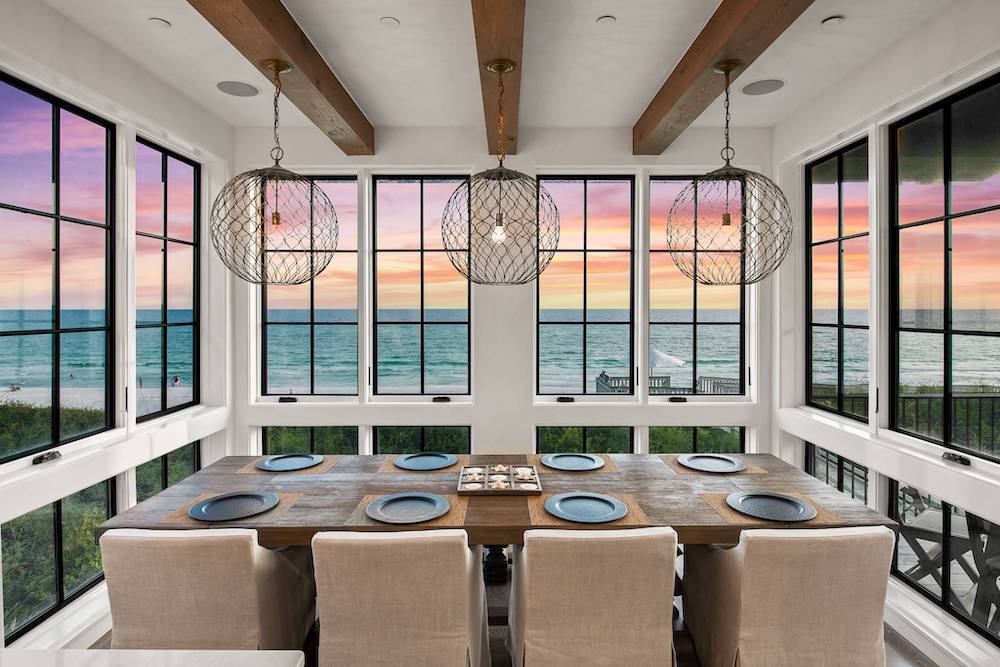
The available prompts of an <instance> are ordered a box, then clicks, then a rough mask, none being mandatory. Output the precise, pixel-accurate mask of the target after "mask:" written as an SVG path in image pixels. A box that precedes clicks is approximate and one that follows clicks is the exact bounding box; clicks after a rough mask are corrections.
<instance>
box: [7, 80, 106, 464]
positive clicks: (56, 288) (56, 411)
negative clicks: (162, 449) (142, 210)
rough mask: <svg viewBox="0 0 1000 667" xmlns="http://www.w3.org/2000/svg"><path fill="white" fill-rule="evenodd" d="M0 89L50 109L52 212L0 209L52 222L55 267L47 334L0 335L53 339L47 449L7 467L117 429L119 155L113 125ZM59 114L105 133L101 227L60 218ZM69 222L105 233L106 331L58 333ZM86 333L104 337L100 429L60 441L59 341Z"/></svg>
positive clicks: (53, 100) (25, 88)
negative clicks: (63, 233)
mask: <svg viewBox="0 0 1000 667" xmlns="http://www.w3.org/2000/svg"><path fill="white" fill-rule="evenodd" d="M0 83H5V84H7V85H9V86H11V87H13V88H16V89H18V90H20V91H22V92H24V93H27V94H28V95H32V96H34V97H37V98H38V99H40V100H43V101H44V102H47V103H48V104H51V105H52V181H53V183H52V211H51V212H48V211H38V210H35V209H31V208H24V207H21V206H15V205H11V204H4V203H3V202H0V208H3V209H5V210H8V211H13V212H15V213H25V214H28V215H35V216H39V217H44V218H47V219H49V220H51V221H52V223H53V232H52V238H53V253H54V255H53V257H54V259H53V262H52V283H53V285H52V327H51V328H47V329H31V330H12V331H0V337H10V336H30V335H39V334H42V335H49V336H51V338H52V358H51V362H52V375H51V380H52V384H51V387H50V389H51V396H52V405H51V413H52V414H51V422H50V423H51V426H50V428H51V433H50V436H51V438H50V441H49V442H48V443H46V444H42V445H38V446H35V447H31V448H29V449H25V450H21V451H18V452H15V453H14V454H10V455H8V456H2V457H0V464H3V463H7V462H8V461H15V460H17V459H21V458H25V457H28V456H32V455H34V454H37V453H39V452H44V451H46V450H49V449H55V448H58V447H61V446H62V445H65V444H68V443H71V442H75V441H77V440H82V439H83V438H89V437H91V436H94V435H97V434H98V433H103V432H105V431H108V430H111V429H112V428H114V425H115V420H116V418H115V386H116V383H115V368H116V367H115V353H114V351H115V337H116V334H117V326H116V323H117V318H116V313H115V268H116V263H115V234H116V231H117V230H116V220H115V202H116V201H117V200H116V188H115V168H116V164H115V156H116V150H117V143H116V130H117V127H116V125H115V124H114V123H112V122H110V121H107V120H105V119H103V118H101V117H100V116H97V115H95V114H92V113H90V112H89V111H86V110H84V109H81V108H80V107H78V106H76V105H74V104H71V103H69V102H66V101H65V100H63V99H61V98H59V97H56V96H55V95H51V94H49V93H47V92H45V91H43V90H41V89H39V88H36V87H34V86H32V85H31V84H28V83H25V82H24V81H21V80H19V79H16V78H14V77H12V76H10V75H8V74H6V73H4V72H3V71H0ZM61 111H67V112H69V113H72V114H74V115H76V116H79V117H80V118H83V119H84V120H87V121H89V122H91V123H94V124H95V125H98V126H100V127H103V128H104V130H105V148H106V150H105V173H104V177H105V186H106V189H105V202H104V206H105V213H104V215H105V224H100V223H97V222H94V221H92V220H83V219H80V218H75V217H72V216H63V215H61V214H60V208H61V205H62V202H61V201H60V148H61V145H60V126H61V122H60V116H61V113H60V112H61ZM62 221H67V222H72V223H74V224H79V225H86V226H88V227H96V228H99V229H103V230H104V232H105V249H104V253H105V255H104V260H105V261H104V326H97V327H74V328H64V327H62V326H61V325H62V321H61V319H62V307H61V303H60V299H61V294H60V292H61V289H60V287H61V284H60V268H61V267H60V261H59V260H60V256H61V255H60V252H61V251H60V248H61V246H60V242H59V237H60V227H61V224H60V223H61V222H62ZM87 332H101V333H103V334H104V426H103V427H101V428H99V429H96V430H93V431H88V432H86V433H80V434H76V435H73V436H70V437H68V438H62V437H61V436H60V433H61V428H60V416H61V413H62V408H61V406H60V401H59V399H60V377H59V376H60V364H61V360H60V350H61V346H60V341H61V338H62V335H63V334H72V333H87Z"/></svg>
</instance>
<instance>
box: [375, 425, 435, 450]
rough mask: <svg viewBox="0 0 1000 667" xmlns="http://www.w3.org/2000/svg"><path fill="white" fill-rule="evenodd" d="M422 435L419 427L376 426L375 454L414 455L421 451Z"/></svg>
mask: <svg viewBox="0 0 1000 667" xmlns="http://www.w3.org/2000/svg"><path fill="white" fill-rule="evenodd" d="M422 442H423V434H422V433H421V431H420V427H419V426H376V427H375V453H376V454H416V453H417V452H419V451H421V449H422V448H421V446H420V445H421V443H422Z"/></svg>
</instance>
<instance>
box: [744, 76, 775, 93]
mask: <svg viewBox="0 0 1000 667" xmlns="http://www.w3.org/2000/svg"><path fill="white" fill-rule="evenodd" d="M784 86H785V82H784V81H782V80H781V79H761V80H760V81H754V82H752V83H748V84H747V85H745V86H743V94H744V95H767V94H768V93H773V92H774V91H776V90H781V89H782V88H783V87H784Z"/></svg>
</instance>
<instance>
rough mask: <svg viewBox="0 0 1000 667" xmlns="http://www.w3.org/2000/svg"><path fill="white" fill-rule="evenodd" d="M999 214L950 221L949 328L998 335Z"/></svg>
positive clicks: (999, 310) (979, 215) (999, 325)
mask: <svg viewBox="0 0 1000 667" xmlns="http://www.w3.org/2000/svg"><path fill="white" fill-rule="evenodd" d="M998 257H1000V211H991V212H989V213H980V214H978V215H970V216H966V217H964V218H955V219H954V220H952V221H951V326H952V327H953V328H955V329H959V330H966V331H997V332H1000V271H998V270H997V258H998Z"/></svg>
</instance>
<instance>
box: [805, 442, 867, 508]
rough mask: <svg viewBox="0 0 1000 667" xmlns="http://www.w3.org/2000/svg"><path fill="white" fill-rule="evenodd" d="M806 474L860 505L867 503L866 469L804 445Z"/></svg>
mask: <svg viewBox="0 0 1000 667" xmlns="http://www.w3.org/2000/svg"><path fill="white" fill-rule="evenodd" d="M806 472H807V473H809V474H810V475H812V476H813V477H815V478H816V479H818V480H820V481H823V482H826V483H827V484H829V485H830V486H832V487H833V488H835V489H837V490H838V491H841V492H843V493H846V494H847V495H849V496H851V497H852V498H854V499H855V500H860V501H861V502H862V503H867V502H868V468H866V467H865V466H863V465H860V464H857V463H855V462H854V461H852V460H850V459H845V458H844V457H843V456H840V455H839V454H834V453H833V452H831V451H829V450H826V449H823V448H822V447H817V446H816V445H814V444H812V443H811V442H807V443H806Z"/></svg>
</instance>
